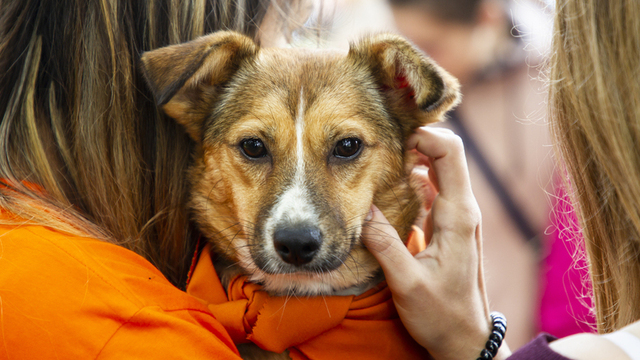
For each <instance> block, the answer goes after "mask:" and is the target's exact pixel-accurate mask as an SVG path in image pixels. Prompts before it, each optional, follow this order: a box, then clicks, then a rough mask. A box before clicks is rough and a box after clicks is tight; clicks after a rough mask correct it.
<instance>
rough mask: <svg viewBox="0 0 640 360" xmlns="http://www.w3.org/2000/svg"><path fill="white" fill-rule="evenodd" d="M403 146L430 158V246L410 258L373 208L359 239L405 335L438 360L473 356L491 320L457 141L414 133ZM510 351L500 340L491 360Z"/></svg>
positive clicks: (474, 213)
mask: <svg viewBox="0 0 640 360" xmlns="http://www.w3.org/2000/svg"><path fill="white" fill-rule="evenodd" d="M407 146H408V149H409V150H412V149H415V150H417V151H418V152H419V153H421V154H423V155H424V156H426V157H427V158H428V159H429V160H428V163H429V169H430V170H429V173H430V174H429V176H428V177H427V176H424V175H423V181H424V182H425V184H426V185H425V186H427V187H431V191H427V194H426V195H427V197H428V199H427V204H430V205H431V206H430V209H428V214H427V221H426V224H425V226H424V228H425V236H426V239H427V243H428V246H427V248H426V249H425V250H424V251H422V252H420V253H419V254H417V255H416V256H415V257H414V256H412V255H411V254H410V253H409V251H408V250H407V249H406V247H405V246H404V245H403V243H402V241H401V240H400V238H399V236H398V234H397V233H396V231H395V230H394V229H393V227H392V226H391V225H390V224H389V222H388V221H387V219H386V218H385V217H384V215H383V214H382V213H381V212H380V211H379V210H378V209H377V208H375V206H374V207H373V208H372V214H371V220H370V221H369V223H368V225H367V226H365V227H364V228H363V241H364V243H365V245H366V246H367V248H369V250H370V251H371V252H372V254H373V255H374V256H375V257H376V259H377V260H378V262H379V263H380V265H381V266H382V268H383V270H384V273H385V276H386V279H387V283H388V285H389V288H390V289H391V291H392V293H393V300H394V302H395V305H396V308H397V310H398V314H399V315H400V319H401V320H402V322H403V324H404V325H405V327H406V328H407V330H408V331H409V333H410V334H411V336H412V337H413V338H414V339H415V340H416V341H417V342H418V343H420V344H421V345H422V346H424V347H425V348H426V349H427V350H429V352H430V353H431V355H432V356H433V357H434V358H435V359H437V360H445V359H447V360H448V359H476V358H477V357H478V356H479V354H480V352H481V350H482V349H484V346H485V343H486V342H487V339H488V338H489V334H490V332H491V330H490V329H491V325H490V324H491V320H490V317H489V310H488V301H487V297H486V291H485V288H484V278H483V274H482V257H481V254H482V240H481V232H480V211H479V208H478V205H477V202H476V200H475V197H474V196H473V193H472V191H471V185H470V182H469V174H468V171H467V166H466V160H465V156H464V149H463V146H462V142H461V141H460V138H459V137H457V136H456V135H454V134H453V133H452V132H450V131H448V130H444V129H434V128H420V129H418V130H417V132H416V134H415V135H413V136H412V137H411V138H409V140H408V142H407ZM429 194H432V195H431V196H429ZM434 196H435V197H434ZM429 197H431V198H429ZM509 354H510V352H509V350H508V347H507V345H506V343H503V345H502V347H501V349H500V352H499V353H498V356H496V357H495V359H505V358H506V357H507V356H508V355H509Z"/></svg>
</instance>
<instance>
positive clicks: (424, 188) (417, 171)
mask: <svg viewBox="0 0 640 360" xmlns="http://www.w3.org/2000/svg"><path fill="white" fill-rule="evenodd" d="M411 179H412V181H415V182H417V183H418V184H419V187H418V189H419V191H420V193H421V195H422V198H423V201H424V208H425V209H426V210H429V209H431V205H432V204H433V200H434V199H435V198H436V195H438V189H437V188H436V185H435V183H434V182H433V181H432V178H431V174H430V171H429V169H428V168H426V167H424V166H417V167H415V168H413V170H412V171H411Z"/></svg>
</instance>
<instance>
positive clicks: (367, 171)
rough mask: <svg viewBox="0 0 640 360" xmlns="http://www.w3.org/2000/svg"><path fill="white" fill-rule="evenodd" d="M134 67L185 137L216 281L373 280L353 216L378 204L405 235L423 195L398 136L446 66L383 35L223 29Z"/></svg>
mask: <svg viewBox="0 0 640 360" xmlns="http://www.w3.org/2000/svg"><path fill="white" fill-rule="evenodd" d="M142 68H143V73H144V76H145V78H146V80H147V82H148V83H149V86H150V88H151V90H152V92H153V94H154V96H155V97H156V100H157V104H158V105H159V107H160V108H161V109H162V110H163V111H164V112H165V113H166V114H167V115H168V116H170V117H171V118H173V119H175V120H176V121H177V122H178V123H180V124H181V125H182V126H183V127H184V129H185V130H186V132H187V133H188V135H189V136H190V137H191V138H192V139H193V141H194V142H195V154H194V156H193V164H192V166H191V168H190V170H189V173H188V177H189V181H190V184H191V200H190V208H191V210H192V215H193V218H194V220H195V222H196V223H197V225H198V226H199V229H200V231H201V232H202V234H203V235H204V236H205V237H206V238H207V239H208V240H209V241H210V242H211V244H212V247H213V249H214V252H215V254H216V259H215V267H216V270H217V271H218V274H219V276H220V278H221V281H222V283H223V285H224V286H226V283H228V281H229V279H230V278H231V277H233V276H235V275H236V274H238V273H244V274H247V276H249V279H250V280H251V281H253V282H256V283H260V284H262V286H263V287H264V289H265V290H266V291H268V292H269V293H271V294H273V295H287V296H319V295H350V294H356V295H357V294H360V293H362V292H364V291H366V290H367V289H369V288H371V287H372V286H374V285H376V284H377V283H378V282H380V281H381V280H382V279H383V276H382V272H381V269H380V266H379V264H378V263H377V262H376V260H375V259H374V257H373V255H371V253H369V251H368V250H367V249H366V248H365V247H364V246H363V245H362V243H361V240H360V235H361V232H362V228H363V226H366V217H367V215H368V213H369V209H370V207H371V204H375V205H376V206H377V207H378V208H379V209H380V210H381V211H382V212H383V213H384V215H385V216H386V217H387V219H388V220H389V221H390V223H391V224H392V225H393V226H394V228H395V229H396V231H397V232H398V234H399V235H400V237H401V239H403V241H406V239H407V237H408V235H409V233H410V231H411V226H412V225H413V224H414V223H415V221H416V218H417V217H418V215H419V214H420V211H421V208H422V199H421V196H420V193H419V191H418V186H419V184H418V183H417V182H416V181H413V180H412V178H411V176H410V171H408V170H407V169H409V168H410V167H411V163H412V161H414V160H412V158H411V156H410V155H408V154H406V153H405V149H404V143H405V141H406V139H407V138H408V137H409V136H410V135H411V134H412V133H413V132H414V130H415V129H416V128H418V127H420V126H423V125H426V124H429V123H433V122H437V121H440V120H441V119H442V117H443V115H444V114H445V112H446V111H447V110H449V109H451V108H452V107H453V106H455V105H457V103H458V102H459V99H460V95H459V84H458V82H457V80H456V79H455V78H453V77H452V76H451V75H449V74H448V73H447V72H446V71H445V70H443V69H442V68H440V67H439V66H438V65H437V64H435V63H434V62H433V61H432V60H430V59H429V58H428V57H427V56H425V55H424V54H422V53H421V52H420V51H419V50H417V49H416V48H415V47H414V46H413V45H412V44H410V43H409V42H408V41H406V40H405V39H403V38H402V37H400V36H398V35H393V34H378V35H372V36H368V37H365V38H363V39H361V40H359V41H357V42H354V43H352V44H351V46H350V49H349V50H348V52H341V51H337V50H318V49H289V48H286V49H283V48H260V47H259V46H258V45H257V44H256V43H255V42H254V41H253V40H252V39H250V38H248V37H246V36H243V35H241V34H238V33H235V32H228V31H221V32H216V33H213V34H211V35H207V36H204V37H201V38H198V39H196V40H193V41H191V42H188V43H184V44H178V45H173V46H168V47H164V48H160V49H157V50H153V51H149V52H146V53H144V54H143V55H142ZM381 236H384V235H383V234H381ZM249 357H251V356H249ZM267 358H268V357H267Z"/></svg>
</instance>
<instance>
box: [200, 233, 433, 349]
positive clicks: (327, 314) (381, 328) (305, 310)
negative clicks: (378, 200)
mask: <svg viewBox="0 0 640 360" xmlns="http://www.w3.org/2000/svg"><path fill="white" fill-rule="evenodd" d="M424 243H425V241H424V234H423V233H422V231H421V230H419V229H417V228H414V231H413V232H412V233H411V235H410V236H409V240H408V241H407V244H408V248H409V249H410V250H411V251H412V253H414V252H417V251H420V250H422V249H424ZM187 293H189V294H191V295H193V296H195V297H197V298H199V299H201V300H203V301H204V302H205V303H206V304H207V305H208V307H209V310H210V311H211V312H212V313H213V315H215V317H216V318H217V319H218V321H220V322H221V323H222V325H223V326H224V327H225V328H226V329H227V331H228V332H229V335H231V338H232V339H233V341H234V342H235V343H236V344H240V343H246V342H253V343H255V344H256V345H258V346H259V347H261V348H262V349H265V350H269V351H272V352H276V353H281V352H283V351H285V350H287V349H289V355H290V357H291V358H292V359H293V360H311V359H312V360H324V359H327V360H334V359H351V360H360V359H362V360H365V359H366V360H371V359H392V358H393V359H416V360H418V359H430V358H431V357H430V356H429V353H428V352H427V351H426V350H425V349H424V348H422V347H421V346H420V345H419V344H418V343H416V342H415V341H414V340H413V339H412V338H411V336H410V335H409V333H408V332H407V330H406V329H405V328H404V326H403V325H402V322H401V321H400V319H399V318H398V313H397V311H396V308H395V306H394V304H393V299H392V298H391V291H390V290H389V288H388V287H387V285H386V283H384V282H383V283H381V284H379V285H378V286H376V287H375V288H373V289H371V290H369V291H367V292H365V293H364V294H362V295H359V296H318V297H305V298H297V297H277V296H269V295H268V294H267V293H266V292H264V291H263V290H262V288H261V286H260V285H257V284H254V283H251V282H249V281H247V278H246V277H245V276H237V277H235V278H233V279H232V280H231V282H230V284H229V288H228V296H227V292H226V291H225V290H224V289H223V287H222V284H221V283H220V281H219V279H218V275H217V274H216V271H215V269H214V267H213V263H212V262H211V256H210V245H208V244H207V245H206V247H205V248H204V250H203V252H202V254H201V255H200V259H199V261H198V263H197V265H196V267H195V269H194V271H193V274H192V276H191V278H190V281H189V284H188V285H187Z"/></svg>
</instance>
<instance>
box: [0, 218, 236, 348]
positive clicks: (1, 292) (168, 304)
mask: <svg viewBox="0 0 640 360" xmlns="http://www.w3.org/2000/svg"><path fill="white" fill-rule="evenodd" d="M0 269H1V270H0V307H1V308H2V310H3V311H2V312H3V329H4V332H3V336H4V342H5V345H6V347H5V351H6V352H7V353H8V354H9V355H11V356H13V357H16V358H28V357H29V356H31V355H34V356H35V355H36V354H37V355H38V357H41V358H49V357H50V358H54V357H61V356H62V357H68V356H71V357H73V358H93V357H95V356H96V354H98V353H99V352H100V351H103V350H104V348H105V346H106V345H108V344H114V341H115V340H117V339H120V337H118V336H116V335H118V334H129V335H128V336H127V338H128V340H127V341H130V340H132V339H136V338H137V337H139V336H137V335H140V334H142V332H137V331H135V329H142V328H145V329H147V330H146V331H147V334H150V333H153V334H155V335H156V336H157V338H156V340H157V341H162V335H160V334H164V339H167V338H172V339H175V338H176V337H178V335H180V334H194V333H196V334H197V333H200V334H202V336H204V337H207V338H215V337H217V338H218V339H219V340H222V341H223V342H224V343H226V342H227V341H226V337H227V336H226V335H225V332H224V329H222V328H221V327H220V326H219V324H218V323H217V322H216V321H215V319H214V318H213V316H212V315H210V313H209V312H208V311H207V309H206V307H205V306H204V305H203V304H201V303H200V302H199V301H198V300H197V299H195V298H193V297H191V296H190V295H188V294H186V293H185V292H183V291H181V290H179V289H178V288H176V287H174V286H173V285H172V284H171V283H170V282H169V281H167V280H166V278H165V277H164V276H163V275H162V274H161V273H160V272H159V271H158V270H157V269H156V268H155V267H154V266H153V265H151V263H149V262H148V261H147V260H146V259H144V258H143V257H141V256H139V255H137V254H136V253H134V252H132V251H129V250H127V249H124V248H122V247H120V246H117V245H113V244H109V243H106V242H103V241H99V240H95V239H90V238H82V237H76V236H71V235H67V234H63V233H60V232H57V231H54V230H52V229H49V228H46V227H43V226H35V225H22V226H18V225H16V226H11V225H9V226H7V225H2V226H0ZM207 324H208V325H207ZM207 328H209V330H207ZM175 329H180V331H174V330H175ZM211 329H215V330H216V331H211ZM152 330H153V331H152ZM136 334H137V335H136ZM134 335H135V336H134ZM183 337H184V336H183ZM145 338H147V337H145ZM65 344H66V345H65ZM220 345H221V346H220V348H224V349H226V350H225V351H227V352H229V351H230V352H231V353H233V351H232V350H230V349H232V348H233V345H232V344H220ZM109 348H113V346H110V347H109ZM119 348H120V349H122V348H121V347H119ZM156 350H158V349H156ZM156 350H154V351H156ZM29 351H35V352H36V353H33V354H32V353H30V352H29Z"/></svg>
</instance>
